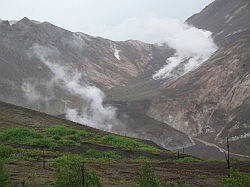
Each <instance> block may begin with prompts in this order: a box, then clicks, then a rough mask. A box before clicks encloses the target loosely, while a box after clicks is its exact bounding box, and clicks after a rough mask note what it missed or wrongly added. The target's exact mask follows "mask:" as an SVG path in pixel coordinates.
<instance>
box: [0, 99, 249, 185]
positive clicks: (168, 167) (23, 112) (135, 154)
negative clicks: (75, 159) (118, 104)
mask: <svg viewBox="0 0 250 187" xmlns="http://www.w3.org/2000/svg"><path fill="white" fill-rule="evenodd" d="M0 116H1V117H0V139H1V146H0V153H1V154H0V157H1V160H2V159H3V157H7V158H5V169H6V170H7V171H8V172H9V174H10V179H11V182H12V184H13V186H23V185H24V184H25V185H28V186H45V185H51V186H53V185H54V184H55V180H56V171H57V169H56V167H55V166H54V165H53V164H52V163H53V162H52V161H53V159H55V158H60V157H61V156H62V155H65V154H68V153H71V154H74V155H75V154H77V155H78V156H81V157H83V158H84V159H85V166H86V168H88V169H92V170H94V171H95V172H96V173H97V176H98V177H100V181H101V185H102V186H104V187H105V186H107V187H111V186H126V187H128V186H130V187H134V186H136V184H137V181H138V176H139V171H140V167H141V165H142V164H143V163H144V162H146V161H147V162H150V163H151V164H152V166H153V169H154V170H155V172H156V175H157V177H159V178H160V179H161V181H162V182H164V181H165V182H166V184H172V185H174V184H176V185H177V184H185V185H187V186H219V177H220V176H225V175H226V163H225V162H220V163H217V162H204V161H203V162H202V161H198V160H197V159H192V158H190V157H187V155H184V154H181V155H180V157H187V159H186V161H185V160H179V162H177V161H176V159H177V153H173V152H169V151H166V150H162V149H160V148H158V147H157V146H155V144H152V143H150V142H147V141H143V142H141V141H140V140H136V141H137V142H141V143H143V144H144V146H146V147H147V148H149V147H150V149H147V150H143V149H142V147H141V148H136V149H131V148H130V149H127V148H126V147H123V148H121V147H120V148H118V147H116V145H115V144H113V145H111V144H109V143H107V142H106V143H104V142H100V141H97V140H98V138H99V140H101V139H100V138H103V137H107V136H110V135H111V134H109V133H106V132H103V131H100V130H97V129H93V128H90V127H86V126H83V125H79V124H76V123H73V122H70V121H67V120H63V119H60V118H56V117H53V116H49V115H47V114H44V113H39V112H36V111H32V110H29V109H25V108H22V107H17V106H14V105H10V104H6V103H2V102H1V103H0ZM55 124H57V125H59V126H56V127H55ZM59 127H60V128H59ZM13 128H14V130H17V129H20V128H26V129H29V130H30V132H32V133H34V132H37V133H40V134H42V135H43V136H48V134H47V133H53V134H54V136H52V137H50V138H49V139H50V140H51V139H54V138H56V139H57V141H58V142H60V138H62V137H63V139H64V140H66V139H67V137H68V138H69V137H73V136H72V135H73V134H74V132H77V133H80V134H82V133H83V134H84V138H83V139H80V140H77V143H79V144H78V145H75V144H70V145H69V144H64V145H62V144H60V143H58V142H57V143H58V144H57V146H56V147H54V148H46V151H45V159H46V165H45V169H43V168H42V165H43V164H42V151H41V147H39V146H38V145H35V144H33V145H31V144H30V143H31V142H26V143H24V141H23V140H24V139H26V138H31V137H27V136H25V138H23V139H21V140H19V141H17V142H16V143H15V142H13V141H14V140H17V139H18V137H15V136H14V134H13V136H11V137H8V138H9V139H8V140H3V137H5V136H4V135H6V132H11V131H12V132H13ZM11 129H12V130H11ZM65 132H66V133H69V134H67V135H66V136H65V134H64V133H65ZM55 133H59V134H60V136H59V137H58V136H56V134H55ZM83 134H82V135H83ZM21 135H22V134H19V136H21ZM70 135H71V136H70ZM74 135H77V134H74ZM112 136H113V135H112ZM74 137H76V136H74ZM91 137H92V138H93V137H95V140H96V141H93V140H94V139H92V141H88V140H89V139H88V138H91ZM58 138H59V139H58ZM61 140H62V139H61ZM75 140H76V139H75ZM123 140H124V139H123ZM64 142H65V141H64ZM127 143H128V142H127ZM4 145H10V146H11V147H13V149H14V150H12V151H14V152H13V153H8V152H3V151H4V150H6V148H5V149H4V147H5V146H4ZM90 150H91V151H90ZM93 150H94V151H93ZM111 151H112V152H111ZM90 153H91V154H90ZM8 154H10V155H8ZM102 154H106V156H105V157H100V155H102ZM98 155H99V156H98ZM108 155H109V156H108ZM189 160H190V161H196V163H191V162H189ZM197 161H198V162H197ZM232 166H233V167H234V168H238V169H239V170H240V171H244V172H249V168H250V167H249V166H250V165H249V162H237V163H233V164H232Z"/></svg>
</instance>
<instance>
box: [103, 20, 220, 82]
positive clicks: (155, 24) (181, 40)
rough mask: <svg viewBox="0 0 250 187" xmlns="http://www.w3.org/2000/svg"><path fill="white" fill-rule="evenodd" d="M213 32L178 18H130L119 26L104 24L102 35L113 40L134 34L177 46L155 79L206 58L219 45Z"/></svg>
mask: <svg viewBox="0 0 250 187" xmlns="http://www.w3.org/2000/svg"><path fill="white" fill-rule="evenodd" d="M211 34H212V33H211V32H209V31H205V30H202V29H197V28H195V27H192V26H190V25H188V24H186V23H182V22H181V21H179V20H176V19H169V18H165V19H162V18H157V17H155V16H151V17H150V18H146V19H143V18H130V19H127V20H126V21H124V22H123V23H121V24H120V25H118V26H103V27H101V28H100V35H104V36H106V37H108V38H112V39H114V40H116V39H120V38H124V39H128V38H133V39H137V40H141V41H144V42H148V43H152V44H155V43H158V44H162V43H167V44H168V46H170V47H171V48H173V49H175V50H176V53H175V55H174V56H173V57H170V58H168V59H167V60H166V65H165V66H164V67H162V68H161V69H160V70H159V71H157V72H155V74H154V75H153V78H154V79H161V78H178V77H180V76H182V75H184V74H185V73H188V72H190V71H192V70H194V69H196V68H197V67H199V66H200V65H201V64H202V63H203V62H205V61H206V60H207V59H208V58H209V57H210V56H211V55H212V54H213V53H214V52H215V51H216V50H217V47H216V45H215V44H214V42H213V40H212V38H211Z"/></svg>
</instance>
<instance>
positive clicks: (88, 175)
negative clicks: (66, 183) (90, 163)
mask: <svg viewBox="0 0 250 187" xmlns="http://www.w3.org/2000/svg"><path fill="white" fill-rule="evenodd" d="M84 175H85V180H84V187H100V186H101V183H100V179H99V177H98V176H97V175H96V173H95V172H94V171H90V170H87V169H85V171H84Z"/></svg>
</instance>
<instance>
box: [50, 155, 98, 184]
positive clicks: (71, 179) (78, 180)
mask: <svg viewBox="0 0 250 187" xmlns="http://www.w3.org/2000/svg"><path fill="white" fill-rule="evenodd" d="M82 162H83V158H82V157H80V156H78V155H73V154H68V155H63V156H61V157H58V158H56V159H54V160H53V161H52V162H50V164H51V165H52V166H57V168H58V170H57V173H56V177H57V178H56V186H58V187H71V186H74V187H82V170H81V167H82V166H81V164H82ZM84 182H85V183H84V187H99V186H101V185H100V180H99V178H98V176H97V175H96V173H95V172H94V171H89V170H87V169H86V168H85V169H84Z"/></svg>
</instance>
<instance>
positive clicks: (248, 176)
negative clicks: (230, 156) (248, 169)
mask: <svg viewBox="0 0 250 187" xmlns="http://www.w3.org/2000/svg"><path fill="white" fill-rule="evenodd" d="M221 184H222V186H224V187H246V186H250V173H241V172H239V171H234V170H231V171H230V177H222V178H221Z"/></svg>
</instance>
